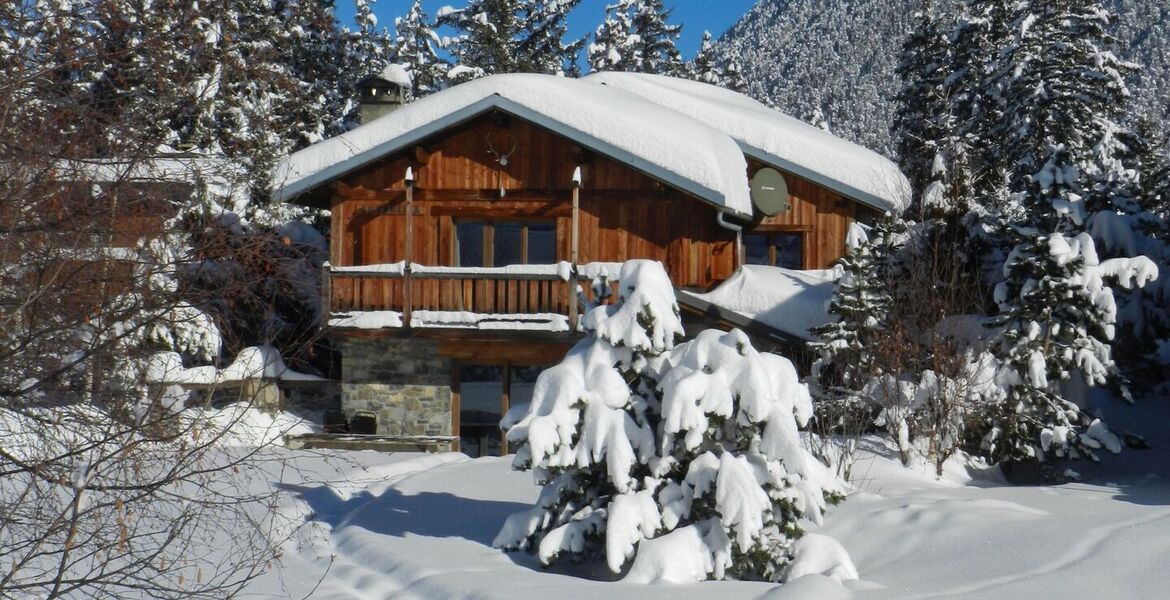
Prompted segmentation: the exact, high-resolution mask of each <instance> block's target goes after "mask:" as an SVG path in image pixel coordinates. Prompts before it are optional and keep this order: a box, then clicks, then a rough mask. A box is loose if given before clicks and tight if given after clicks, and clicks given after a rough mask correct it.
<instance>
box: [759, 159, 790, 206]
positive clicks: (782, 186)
mask: <svg viewBox="0 0 1170 600" xmlns="http://www.w3.org/2000/svg"><path fill="white" fill-rule="evenodd" d="M752 204H754V205H755V206H756V210H758V211H760V212H761V213H764V215H765V216H768V217H774V216H776V215H778V214H780V213H782V212H786V211H787V210H788V209H789V207H790V205H789V203H788V183H787V182H785V181H784V176H783V175H781V174H780V171H777V170H776V169H773V168H770V167H764V168H763V169H760V170H759V171H756V174H755V176H753V177H752Z"/></svg>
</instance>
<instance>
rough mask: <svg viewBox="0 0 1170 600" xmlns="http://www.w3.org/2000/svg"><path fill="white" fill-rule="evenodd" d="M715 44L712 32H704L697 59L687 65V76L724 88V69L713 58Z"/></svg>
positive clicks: (696, 55)
mask: <svg viewBox="0 0 1170 600" xmlns="http://www.w3.org/2000/svg"><path fill="white" fill-rule="evenodd" d="M712 46H713V42H712V40H711V32H710V31H704V32H703V41H702V42H701V43H700V44H699V51H698V52H697V53H696V54H695V58H694V59H692V60H691V62H690V64H688V65H687V76H688V77H689V78H691V79H694V80H695V81H702V82H703V83H709V84H711V85H717V86H720V87H724V86H725V84H724V79H725V78H726V75H725V73H724V69H722V68H721V67H720V66H719V64H718V63H717V62H716V61H715V57H714V56H713V49H712Z"/></svg>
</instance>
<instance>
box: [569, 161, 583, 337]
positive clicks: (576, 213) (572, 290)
mask: <svg viewBox="0 0 1170 600" xmlns="http://www.w3.org/2000/svg"><path fill="white" fill-rule="evenodd" d="M580 211H581V167H577V168H576V169H575V170H574V171H573V219H572V221H573V222H572V227H571V228H570V233H569V265H570V268H569V286H568V287H569V331H570V332H575V331H577V310H578V309H577V295H578V290H579V289H580V287H581V285H580V283H579V282H578V281H577V261H578V259H579V256H578V255H577V253H578V249H579V245H580V243H579V239H580V229H581V216H580Z"/></svg>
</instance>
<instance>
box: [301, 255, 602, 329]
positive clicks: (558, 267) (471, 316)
mask: <svg viewBox="0 0 1170 600" xmlns="http://www.w3.org/2000/svg"><path fill="white" fill-rule="evenodd" d="M619 268H620V264H616V263H592V264H587V265H577V266H574V265H572V264H570V263H568V262H560V263H556V264H551V265H509V266H505V267H433V266H425V265H419V264H417V263H412V264H411V265H410V267H409V268H407V267H406V264H405V263H403V262H398V263H392V264H379V265H362V266H345V267H331V266H329V265H326V267H325V272H324V273H323V274H322V286H323V292H324V294H323V297H324V301H325V302H324V304H325V306H327V307H328V310H327V311H325V312H326V315H327V316H328V325H329V326H330V327H334V328H340V329H359V330H377V329H395V328H443V329H470V330H480V331H489V330H491V331H509V330H510V331H544V332H557V333H564V332H572V331H577V329H578V327H577V321H578V316H579V314H580V312H581V308H582V307H588V306H591V305H595V304H598V303H602V304H604V303H606V302H608V301H609V299H611V298H614V297H616V293H615V292H616V286H617V273H618V270H619ZM600 278H604V280H605V282H606V284H607V286H608V287H609V293H608V294H606V295H604V297H602V298H600V301H599V298H598V294H597V293H596V290H594V287H595V286H594V285H592V282H593V281H594V280H598V279H600ZM582 282H584V284H585V285H581V284H582Z"/></svg>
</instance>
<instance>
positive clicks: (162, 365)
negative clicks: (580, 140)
mask: <svg viewBox="0 0 1170 600" xmlns="http://www.w3.org/2000/svg"><path fill="white" fill-rule="evenodd" d="M145 379H146V382H147V383H154V384H177V385H185V386H214V385H225V384H232V383H240V382H243V381H247V380H250V379H269V380H276V381H325V379H323V378H321V377H318V376H316V375H310V374H308V373H300V372H297V371H294V370H292V369H290V368H288V366H287V365H285V364H284V359H283V358H281V356H280V351H278V350H277V349H276V348H273V347H272V346H250V347H248V348H244V349H243V350H240V353H239V354H238V355H237V356H236V359H235V360H234V361H232V363H231V364H230V365H228V366H227V367H225V368H224V369H216V368H215V367H213V366H203V367H192V368H190V369H188V368H184V367H183V361H182V359H181V358H179V355H178V354H177V353H175V352H159V353H156V354H154V355H153V356H151V357H150V358H149V359H147V362H146V367H145Z"/></svg>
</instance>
